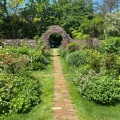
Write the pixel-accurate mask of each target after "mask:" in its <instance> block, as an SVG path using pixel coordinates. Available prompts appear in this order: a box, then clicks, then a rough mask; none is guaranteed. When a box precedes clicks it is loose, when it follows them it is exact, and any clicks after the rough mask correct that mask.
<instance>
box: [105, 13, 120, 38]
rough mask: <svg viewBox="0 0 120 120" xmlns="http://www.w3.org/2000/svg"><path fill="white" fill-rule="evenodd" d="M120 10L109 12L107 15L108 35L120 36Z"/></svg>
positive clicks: (106, 32) (106, 27)
mask: <svg viewBox="0 0 120 120" xmlns="http://www.w3.org/2000/svg"><path fill="white" fill-rule="evenodd" d="M118 16H120V12H119V11H117V12H113V13H107V14H106V17H105V24H104V26H105V34H106V36H114V37H115V36H120V32H119V29H120V17H118Z"/></svg>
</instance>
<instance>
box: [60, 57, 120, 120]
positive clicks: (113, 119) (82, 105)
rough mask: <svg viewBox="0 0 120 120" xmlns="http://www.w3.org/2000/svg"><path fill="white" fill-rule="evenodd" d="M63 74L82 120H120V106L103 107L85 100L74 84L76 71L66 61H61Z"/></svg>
mask: <svg viewBox="0 0 120 120" xmlns="http://www.w3.org/2000/svg"><path fill="white" fill-rule="evenodd" d="M60 60H61V63H62V67H63V72H64V73H65V78H66V80H67V83H68V87H69V91H70V94H71V98H72V102H73V104H74V107H75V109H76V111H77V113H78V116H79V119H80V120H120V104H119V105H116V106H109V107H108V106H101V105H98V104H95V103H94V102H92V101H89V100H87V99H86V98H83V97H82V96H81V95H80V94H79V93H78V91H77V87H76V86H75V84H74V83H73V82H72V80H71V77H72V76H73V75H74V69H72V71H71V69H70V68H69V66H67V65H66V63H65V61H64V59H61V58H60Z"/></svg>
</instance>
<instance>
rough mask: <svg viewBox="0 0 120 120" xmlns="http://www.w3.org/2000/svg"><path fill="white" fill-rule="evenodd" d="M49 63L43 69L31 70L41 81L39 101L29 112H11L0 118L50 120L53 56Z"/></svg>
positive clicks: (52, 89) (7, 119)
mask: <svg viewBox="0 0 120 120" xmlns="http://www.w3.org/2000/svg"><path fill="white" fill-rule="evenodd" d="M51 59H52V61H51V64H49V65H48V66H47V68H46V69H45V70H43V71H36V72H33V75H34V76H35V77H36V78H37V79H38V80H39V81H40V83H41V91H42V94H41V103H40V104H38V105H37V106H35V107H34V108H33V109H32V110H31V111H30V113H27V114H12V115H9V116H7V117H5V118H0V120H52V119H53V115H52V113H53V110H52V107H53V96H54V76H53V73H54V70H53V58H51Z"/></svg>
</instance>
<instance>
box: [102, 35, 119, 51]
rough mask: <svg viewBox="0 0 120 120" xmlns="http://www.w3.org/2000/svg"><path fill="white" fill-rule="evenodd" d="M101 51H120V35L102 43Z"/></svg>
mask: <svg viewBox="0 0 120 120" xmlns="http://www.w3.org/2000/svg"><path fill="white" fill-rule="evenodd" d="M100 51H101V52H107V53H120V37H111V38H109V39H108V40H106V41H105V42H103V43H102V45H101V47H100Z"/></svg>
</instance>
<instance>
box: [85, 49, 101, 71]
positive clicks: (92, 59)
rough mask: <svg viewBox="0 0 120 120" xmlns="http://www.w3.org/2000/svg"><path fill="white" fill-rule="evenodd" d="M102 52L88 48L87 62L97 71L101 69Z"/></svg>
mask: <svg viewBox="0 0 120 120" xmlns="http://www.w3.org/2000/svg"><path fill="white" fill-rule="evenodd" d="M101 57H102V56H101V54H100V52H98V51H96V50H92V49H91V50H87V63H88V64H89V65H90V67H91V69H93V70H95V71H96V72H99V71H100V63H101Z"/></svg>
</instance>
